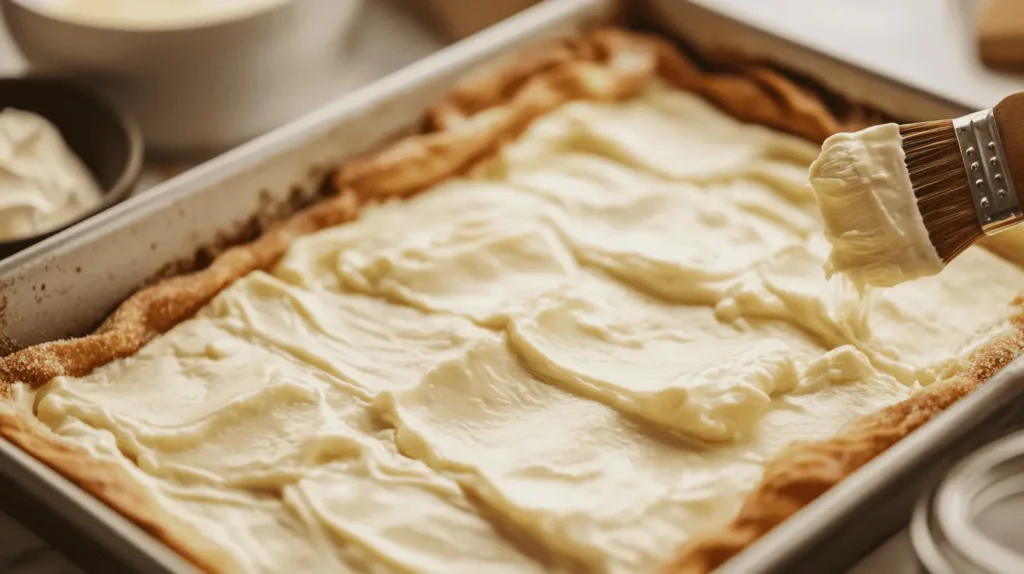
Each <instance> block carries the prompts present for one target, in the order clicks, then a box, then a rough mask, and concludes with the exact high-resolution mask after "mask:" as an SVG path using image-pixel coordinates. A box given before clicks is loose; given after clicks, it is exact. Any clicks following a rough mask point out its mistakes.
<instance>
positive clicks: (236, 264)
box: [0, 29, 1024, 573]
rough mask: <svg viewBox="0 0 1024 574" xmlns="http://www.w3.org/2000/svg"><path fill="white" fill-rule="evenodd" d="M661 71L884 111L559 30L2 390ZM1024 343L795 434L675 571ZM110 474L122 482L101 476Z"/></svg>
mask: <svg viewBox="0 0 1024 574" xmlns="http://www.w3.org/2000/svg"><path fill="white" fill-rule="evenodd" d="M655 78H661V79H663V80H665V81H667V82H669V83H670V84H672V85H674V86H676V87H678V88H680V89H683V90H687V91H691V92H695V93H697V94H699V95H701V96H703V97H704V98H706V99H707V100H709V101H711V102H712V103H714V104H716V105H717V106H719V107H720V108H722V109H723V110H725V111H726V112H727V113H729V114H731V115H733V116H734V117H736V118H738V119H740V120H743V121H746V122H753V123H760V124H763V125H766V126H770V127H773V128H776V129H779V130H781V131H786V132H789V133H792V134H795V135H798V136H802V137H804V138H807V139H810V140H813V141H821V140H823V139H824V138H826V137H827V136H829V135H831V134H833V133H835V132H838V131H851V130H859V129H861V128H863V127H866V126H867V125H870V124H872V123H874V122H875V121H876V120H877V118H878V116H877V115H875V114H873V113H872V112H871V111H870V110H867V109H866V108H863V107H859V106H853V105H851V106H846V107H845V109H843V110H841V111H839V112H836V111H833V110H830V109H829V107H828V105H827V104H826V100H825V99H824V98H823V97H822V96H821V95H820V94H818V93H816V92H815V91H812V90H811V89H810V88H807V87H805V86H804V85H801V84H797V83H794V82H792V81H790V80H788V79H787V78H786V77H785V76H783V75H781V74H779V73H778V72H775V71H774V70H772V69H770V68H767V67H762V66H750V65H738V66H734V67H733V68H731V69H729V70H726V71H715V72H709V71H705V70H702V69H701V68H699V67H698V66H697V65H696V64H695V63H694V62H693V61H692V60H690V59H689V58H687V57H686V56H684V55H683V53H682V52H681V51H680V50H679V49H678V48H677V47H675V46H674V45H672V44H670V43H668V42H667V41H665V40H663V39H660V38H658V37H655V36H649V35H643V34H638V33H633V32H627V31H624V30H618V29H603V30H598V31H595V32H591V33H588V34H586V35H584V36H578V37H572V38H563V39H559V40H554V41H549V42H547V43H544V44H542V45H539V46H537V47H535V48H533V49H531V50H529V51H527V52H524V53H523V54H522V55H521V56H520V57H519V58H517V59H515V60H514V61H512V62H511V63H509V64H507V65H505V66H504V67H500V68H498V69H496V70H493V71H490V72H488V73H486V74H483V75H479V76H476V77H472V78H470V79H469V80H468V81H467V82H465V83H463V84H462V85H460V86H458V87H456V89H455V90H454V91H453V92H452V93H451V94H449V96H448V97H447V98H445V99H444V100H442V101H441V102H439V103H438V104H436V105H435V106H434V107H433V108H431V109H430V110H429V112H428V114H427V121H426V131H425V132H424V133H422V134H420V135H416V136H412V137H409V138H406V139H404V140H401V141H399V142H397V143H395V144H393V145H391V146H388V147H386V148H385V149H383V150H381V151H379V152H377V153H375V154H371V155H368V156H366V157H363V158H360V159H357V160H355V161H351V162H349V163H346V164H345V165H343V166H342V167H340V168H339V169H338V170H337V172H336V173H335V175H334V177H333V184H334V188H335V192H334V194H333V195H331V196H330V197H328V198H326V199H324V200H323V201H321V202H319V203H317V204H315V205H314V206H312V207H310V208H308V209H306V210H304V211H302V212H300V213H298V214H296V215H294V216H292V217H290V218H288V219H286V220H284V221H282V222H280V223H277V224H275V225H271V226H269V227H268V228H267V229H266V230H265V231H264V232H263V233H262V235H260V236H259V237H258V238H256V239H255V240H253V241H251V242H249V243H247V244H244V245H240V246H237V247H233V248H229V249H227V250H225V251H223V252H221V253H220V254H219V255H217V256H216V257H215V258H214V259H213V261H212V263H211V264H210V265H209V266H208V267H206V268H205V269H202V270H200V271H196V272H193V273H190V274H186V275H181V276H178V277H173V278H170V279H166V280H164V281H161V282H159V283H156V284H154V285H152V286H149V287H145V288H143V289H141V290H140V291H138V292H136V293H135V294H134V295H132V296H131V297H129V298H128V299H127V300H126V301H125V302H124V303H122V304H121V305H120V307H118V309H117V310H116V311H115V312H114V313H113V314H112V315H111V316H110V317H109V318H108V319H107V320H106V321H105V322H104V323H103V324H102V325H101V326H100V327H99V328H98V329H96V331H94V332H93V333H92V334H90V335H87V336H84V337H81V338H77V339H68V340H62V341H55V342H50V343H44V344H41V345H37V346H34V347H30V348H27V349H23V350H21V351H18V352H15V353H13V354H11V355H9V356H7V357H5V358H3V359H0V399H2V398H9V397H10V395H11V388H12V385H13V383H15V382H23V383H28V384H30V385H33V386H36V387H38V386H40V385H43V384H45V383H46V382H47V381H49V380H51V379H52V378H54V377H57V376H62V375H71V376H83V375H86V374H88V373H89V372H90V371H92V370H93V369H95V368H97V367H99V366H101V365H104V364H106V363H109V362H111V361H114V360H116V359H119V358H123V357H128V356H131V355H133V354H134V353H136V352H137V351H138V350H139V349H140V348H142V347H143V346H144V345H145V344H146V343H148V342H149V341H150V340H152V339H153V338H154V337H156V336H157V335H160V334H161V333H164V332H166V331H167V330H169V329H170V328H172V327H174V326H175V325H177V324H178V323H180V322H182V321H184V320H186V319H188V318H189V317H191V316H192V315H193V314H195V313H196V312H197V311H198V310H199V309H200V308H201V307H202V306H203V305H205V304H206V303H207V302H209V301H210V300H211V299H213V297H215V296H216V295H217V294H218V293H219V292H220V291H221V290H223V289H225V288H226V287H228V286H229V285H230V284H231V283H233V282H234V281H235V280H237V279H239V278H241V277H243V276H245V275H246V274H248V273H250V272H252V271H254V270H260V269H268V268H270V267H272V266H273V265H274V264H275V262H276V261H277V260H278V259H279V258H280V257H281V256H282V255H283V254H284V252H285V251H286V250H287V248H288V246H289V245H290V243H291V242H292V241H293V240H294V239H295V238H297V237H299V236H301V235H304V234H309V233H313V232H315V231H318V230H320V229H323V228H326V227H330V226H334V225H339V224H342V223H345V222H347V221H351V220H352V219H354V218H356V217H357V216H358V214H359V212H360V209H361V208H362V207H363V206H365V205H367V204H369V203H372V202H377V201H383V200H386V199H389V198H396V197H407V196H410V195H412V194H415V193H417V192H419V191H421V190H424V189H426V188H428V187H430V186H432V185H434V184H436V183H438V182H440V181H442V180H444V179H446V178H449V177H452V176H453V175H457V174H459V173H463V172H465V171H467V170H468V169H471V168H472V166H473V165H474V164H475V163H477V162H479V161H480V160H481V159H482V158H484V157H487V156H488V155H489V154H492V153H493V152H494V151H495V150H496V149H498V148H499V147H500V146H501V145H502V144H503V143H504V142H506V141H508V140H510V139H511V138H514V137H515V136H516V135H517V134H519V133H520V132H521V131H523V130H524V129H525V128H526V127H527V126H528V125H529V124H530V122H531V121H533V120H534V119H536V118H537V117H539V116H541V115H544V114H546V113H547V112H550V111H552V110H553V109H555V108H556V107H558V106H560V105H562V104H563V103H565V102H567V101H570V100H577V99H589V100H598V101H616V100H622V99H625V98H628V97H630V96H632V95H634V94H636V93H637V92H639V91H640V90H641V89H642V88H643V87H644V86H645V85H647V84H648V83H649V82H650V81H652V80H653V79H655ZM1022 351H1024V315H1019V316H1017V317H1016V318H1015V319H1014V320H1013V322H1012V332H1011V333H1010V334H1008V335H1004V336H1000V337H998V338H996V339H994V340H993V341H991V342H989V343H988V344H987V345H986V346H985V347H984V348H983V349H982V350H980V351H979V352H977V353H976V354H975V355H974V356H973V357H972V358H971V359H970V361H969V366H968V368H967V369H965V370H964V371H963V372H961V373H960V374H958V375H956V376H953V377H951V378H950V379H948V380H946V381H943V382H942V383H938V384H936V385H933V386H932V387H929V388H928V389H927V390H925V391H923V392H920V393H918V394H917V395H915V396H914V397H912V398H910V399H908V400H906V401H904V402H902V403H899V404H897V405H894V406H892V407H889V408H887V409H884V410H883V411H881V412H879V413H877V414H875V415H873V416H869V417H866V418H864V419H862V420H860V421H857V422H855V423H854V424H853V425H851V426H850V427H848V428H847V429H845V430H844V431H843V432H841V433H840V434H839V435H838V436H836V437H834V438H833V439H830V440H827V441H821V442H815V443H810V444H801V445H794V446H793V447H791V448H790V449H788V450H787V451H786V452H785V453H783V454H782V455H781V456H780V457H779V458H778V459H776V460H775V461H773V462H772V463H771V464H770V465H769V466H768V467H767V469H766V471H765V475H764V479H763V480H762V482H761V483H760V485H759V486H758V488H757V489H756V490H755V491H753V492H752V493H750V495H749V496H748V497H747V499H746V501H745V503H744V505H743V507H742V509H741V511H740V513H739V514H738V515H737V516H736V518H735V519H734V520H733V521H732V523H730V524H729V525H728V526H727V527H726V528H724V529H723V530H721V531H720V532H717V533H713V534H711V535H709V536H706V537H704V538H701V539H697V540H695V541H693V542H692V543H690V544H688V545H687V546H685V547H684V548H682V549H681V550H680V552H679V553H678V554H677V556H676V557H675V559H673V560H672V561H671V562H670V563H669V564H667V565H666V567H665V571H666V572H678V573H698V572H701V573H703V572H709V571H711V570H713V569H714V568H716V567H717V566H719V565H721V564H722V563H724V562H725V561H726V560H728V559H729V558H730V557H732V556H733V555H735V554H736V553H738V552H739V551H741V550H742V549H743V548H745V547H746V546H747V545H749V544H750V543H752V542H753V541H754V540H756V539H757V538H758V537H760V536H761V535H763V534H764V533H765V532H767V531H769V530H770V529H771V528H773V527H774V526H776V525H777V524H779V523H780V522H782V521H783V520H785V519H786V518H787V517H789V516H790V515H792V514H793V513H794V512H796V511H797V510H799V509H800V508H802V507H803V506H804V505H806V504H808V503H809V502H811V501H812V500H813V499H814V498H816V497H817V496H818V495H820V494H821V493H823V492H825V491H826V490H827V489H828V488H830V487H831V486H833V485H834V484H836V483H837V482H839V481H840V480H842V479H843V478H845V477H846V476H848V475H849V474H851V473H852V472H854V471H855V470H856V469H857V468H859V467H860V466H862V465H863V464H865V463H866V462H867V461H869V460H870V459H871V458H873V457H874V456H876V455H878V454H879V453H881V452H883V451H884V450H885V449H886V448H888V447H889V446H891V445H892V444H894V443H895V442H896V441H898V440H900V439H901V438H902V437H904V436H906V435H907V434H908V433H910V432H911V431H913V430H914V429H916V428H918V427H919V426H921V425H922V424H924V423H925V422H926V421H928V420H929V419H931V418H932V417H933V416H934V415H935V414H937V413H939V412H941V411H942V410H943V409H945V408H947V407H949V406H950V405H951V404H953V403H955V402H956V401H957V400H959V399H960V398H962V397H963V396H965V395H966V394H967V393H969V392H970V391H972V390H973V389H974V388H976V387H977V386H978V385H980V384H982V383H983V382H984V381H986V380H988V378H989V377H990V376H992V375H993V374H994V373H995V372H996V371H998V370H999V369H1001V368H1003V367H1004V366H1006V365H1007V364H1008V363H1009V362H1010V361H1012V360H1013V359H1014V358H1016V357H1017V356H1019V355H1020V354H1021V353H1022ZM35 422H36V421H33V420H18V419H17V417H16V416H14V415H11V414H10V413H8V412H2V411H0V434H3V435H4V436H6V437H8V438H9V439H11V440H13V441H14V442H16V443H17V444H19V445H20V446H22V448H24V449H25V450H27V451H29V452H31V453H33V454H34V455H35V456H37V457H38V458H40V459H41V460H43V461H44V462H46V463H47V464H50V465H51V466H53V467H54V468H56V469H57V470H59V471H61V472H62V473H64V474H65V475H67V476H69V477H70V478H71V479H72V480H74V481H76V482H77V483H78V484H79V485H80V486H82V487H83V488H84V489H86V490H88V491H89V492H91V493H93V494H94V495H96V496H98V497H100V498H101V499H103V500H104V501H105V502H107V503H108V504H110V505H111V506H113V507H114V508H116V509H118V510H119V511H121V512H122V513H123V514H125V515H126V516H128V517H129V518H130V519H132V520H134V521H135V522H136V523H138V524H140V525H142V526H144V527H145V528H147V530H149V531H150V532H152V533H153V534H154V535H155V536H157V537H158V538H160V539H161V540H163V541H164V542H166V543H168V544H169V545H171V546H172V547H174V548H176V549H177V550H179V551H180V552H182V553H183V554H185V555H186V556H188V551H187V548H183V547H182V546H181V544H177V543H176V542H175V540H174V539H173V534H172V531H173V529H172V528H161V524H166V523H167V522H168V521H172V520H173V517H166V516H162V515H161V516H158V515H154V514H153V512H155V511H150V510H147V509H148V508H149V506H146V505H145V504H143V503H144V502H145V500H147V499H146V494H145V493H144V492H142V491H132V489H133V488H136V489H137V488H138V487H136V486H133V485H132V483H131V482H130V481H128V480H122V479H118V478H117V476H120V475H117V473H116V472H117V471H116V470H110V469H106V470H104V469H102V468H100V467H101V466H102V465H99V466H98V463H97V462H96V461H92V460H91V459H90V457H89V456H88V454H87V453H85V452H84V451H77V450H76V449H75V448H74V447H70V446H69V445H62V444H60V443H59V440H58V439H57V438H56V437H55V436H52V435H47V434H46V429H45V428H39V427H41V425H39V424H33V423H35ZM104 472H109V473H110V476H111V477H110V478H109V480H110V481H113V482H109V481H108V482H104V481H103V480H100V479H98V478H95V477H97V476H98V475H99V474H102V473H104ZM90 477H93V478H90ZM112 485H113V486H112ZM129 491H131V492H129ZM140 501H142V502H140ZM150 506H152V505H150Z"/></svg>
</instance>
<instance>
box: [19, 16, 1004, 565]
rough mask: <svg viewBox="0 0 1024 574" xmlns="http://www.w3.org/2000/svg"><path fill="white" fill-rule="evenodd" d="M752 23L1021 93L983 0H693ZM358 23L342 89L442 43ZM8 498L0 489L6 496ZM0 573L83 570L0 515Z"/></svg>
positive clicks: (905, 547)
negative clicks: (988, 63)
mask: <svg viewBox="0 0 1024 574" xmlns="http://www.w3.org/2000/svg"><path fill="white" fill-rule="evenodd" d="M693 1H696V2H700V3H702V4H707V5H713V6H715V7H717V8H719V9H720V10H723V11H725V12H728V13H731V14H732V15H734V16H736V17H739V18H743V19H753V20H756V21H758V22H759V24H760V25H761V26H763V27H767V28H769V29H771V30H773V31H775V32H777V33H780V34H784V35H787V36H789V37H791V38H794V39H796V40H798V41H800V42H802V43H806V44H809V45H811V46H814V47H815V48H817V49H819V50H820V51H823V52H827V53H830V54H832V55H834V56H838V57H841V58H844V59H848V60H852V61H856V62H860V63H863V64H866V65H867V66H870V67H872V68H874V69H876V70H878V71H879V72H882V73H884V74H886V75H890V76H893V77H899V78H901V79H903V80H904V81H905V82H907V83H910V84H913V85H916V86H917V87H920V88H922V89H925V90H928V91H932V92H937V93H940V94H943V95H945V96H947V97H948V98H950V99H954V100H958V101H960V102H962V103H965V104H967V105H971V106H974V107H977V108H982V107H986V106H990V105H992V104H993V103H995V102H996V101H998V100H999V98H1001V97H1002V96H1003V95H1005V94H1007V93H1010V92H1013V91H1017V90H1024V77H1016V76H1010V75H1006V74H1001V73H996V72H991V71H988V70H986V69H984V68H983V67H981V66H980V65H979V64H978V62H977V58H976V56H975V54H974V45H973V32H972V30H973V25H974V18H975V15H976V14H977V11H978V8H979V6H980V5H981V2H982V1H983V0H899V1H893V0H859V1H858V2H849V1H847V0H824V1H822V0H772V1H771V2H756V1H753V0H693ZM361 18H362V21H361V22H360V23H359V25H357V26H356V29H357V30H358V31H359V34H360V37H359V38H357V40H356V42H355V43H354V44H353V47H352V48H351V50H352V55H351V58H350V59H349V64H348V67H347V68H346V69H345V70H339V78H340V80H339V87H338V94H339V95H340V94H341V93H344V92H345V91H348V90H350V89H353V88H355V87H358V86H360V85H363V84H365V83H367V82H370V81H372V80H374V79H376V78H378V77H381V76H383V75H385V74H387V73H389V72H391V71H393V70H396V69H398V68H400V67H402V66H403V65H405V64H407V63H410V62H412V61H415V60H416V59H419V58H421V57H423V56H425V55H427V54H429V53H430V52H432V51H434V50H436V49H438V48H439V47H441V46H442V45H443V43H442V42H441V41H440V40H439V39H438V38H437V37H436V36H434V35H433V34H432V33H431V32H430V31H429V30H426V29H425V28H424V27H423V26H422V25H421V24H419V23H417V22H416V21H415V20H414V19H412V18H411V17H410V16H409V15H408V14H406V13H405V12H403V11H401V10H400V9H398V8H396V7H394V6H392V5H391V4H390V3H387V2H379V1H375V2H367V8H366V9H365V10H364V13H363V14H362V15H361ZM23 69H24V65H23V62H22V61H21V58H20V56H19V55H18V54H17V51H16V50H15V48H14V46H13V45H12V44H11V43H10V41H9V39H8V38H7V36H6V34H5V33H4V32H3V30H2V29H0V75H14V74H18V73H21V72H22V71H23ZM186 167H188V166H187V165H165V164H153V165H151V166H150V169H149V171H148V172H147V176H146V178H145V180H144V182H143V185H142V186H141V187H140V191H139V193H145V190H146V189H147V188H148V187H151V186H152V185H153V184H154V183H157V182H159V181H161V180H162V179H165V178H166V177H167V176H168V175H169V174H170V173H173V172H175V171H178V170H180V169H183V168H186ZM2 496H3V494H2V493H0V497H2ZM916 571H917V569H916V565H915V561H914V558H913V554H912V550H911V548H910V544H909V540H908V539H907V537H906V535H905V533H901V534H900V535H897V536H895V537H894V538H893V539H892V540H890V541H889V542H888V543H887V544H885V545H884V546H882V547H881V548H879V549H878V550H877V551H876V552H874V553H873V554H872V555H870V556H868V557H866V558H865V560H864V561H863V562H862V563H861V564H860V565H858V566H857V567H856V568H854V569H853V570H852V571H851V572H855V573H857V574H874V573H876V572H884V573H886V574H889V573H894V574H896V573H903V572H916ZM0 572H4V573H12V574H13V573H30V572H31V573H38V574H49V573H53V574H57V573H68V572H77V570H76V569H75V568H74V567H73V566H72V565H70V563H68V562H67V561H66V560H64V559H63V558H62V557H61V556H60V555H59V554H57V553H55V552H53V551H51V550H49V549H48V548H47V546H46V545H45V544H44V543H43V542H42V541H40V540H39V539H38V538H36V537H35V536H33V535H32V534H30V533H28V532H27V531H26V530H25V529H24V528H22V527H20V526H19V525H18V524H16V523H15V522H14V521H13V520H10V519H8V518H7V517H5V516H4V515H2V514H0Z"/></svg>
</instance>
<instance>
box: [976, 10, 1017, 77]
mask: <svg viewBox="0 0 1024 574" xmlns="http://www.w3.org/2000/svg"><path fill="white" fill-rule="evenodd" d="M978 54H979V55H980V56H981V61H982V62H984V63H985V65H986V66H988V67H990V68H995V69H1000V70H1007V71H1022V70H1024V2H1022V1H1021V0H989V3H988V5H987V6H986V7H985V9H984V10H983V11H982V12H981V17H980V18H979V19H978Z"/></svg>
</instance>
